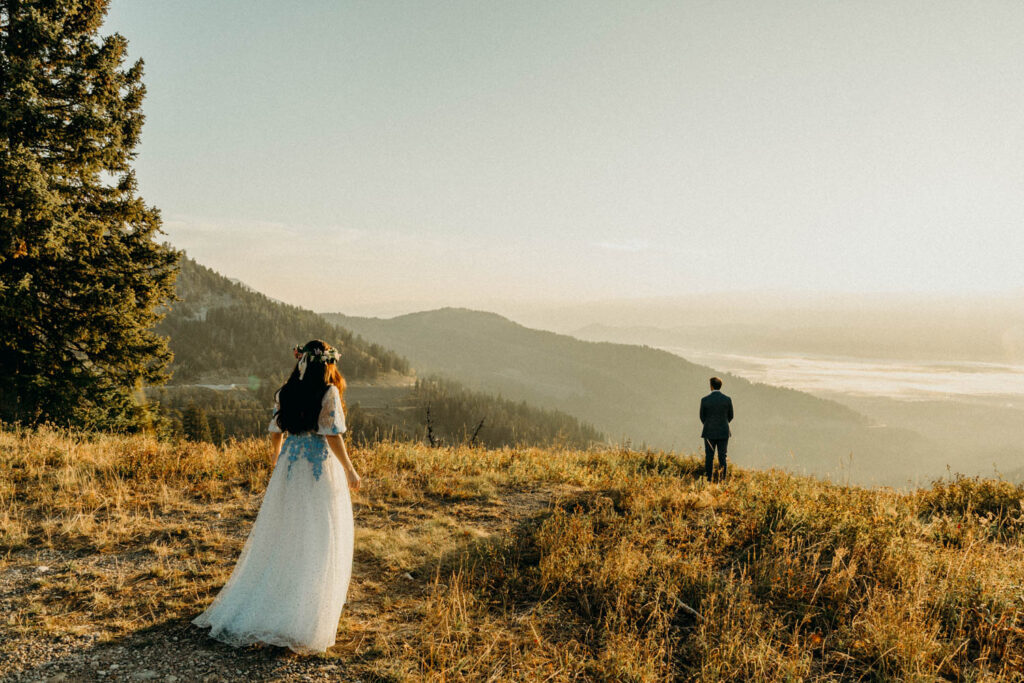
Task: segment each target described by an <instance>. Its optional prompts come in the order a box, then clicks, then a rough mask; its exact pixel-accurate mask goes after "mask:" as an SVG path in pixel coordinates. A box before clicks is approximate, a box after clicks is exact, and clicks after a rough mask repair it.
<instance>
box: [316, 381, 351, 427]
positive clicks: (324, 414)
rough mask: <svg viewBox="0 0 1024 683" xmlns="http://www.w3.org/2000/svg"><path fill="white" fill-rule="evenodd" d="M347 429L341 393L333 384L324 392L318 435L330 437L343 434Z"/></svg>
mask: <svg viewBox="0 0 1024 683" xmlns="http://www.w3.org/2000/svg"><path fill="white" fill-rule="evenodd" d="M345 429H346V428H345V410H344V408H342V407H341V392H339V391H338V387H336V386H334V385H333V384H332V385H331V386H329V387H327V391H325V392H324V399H323V402H322V404H321V406H320V420H319V421H318V422H317V430H316V433H317V434H323V435H324V436H330V435H332V434H343V433H344V432H345Z"/></svg>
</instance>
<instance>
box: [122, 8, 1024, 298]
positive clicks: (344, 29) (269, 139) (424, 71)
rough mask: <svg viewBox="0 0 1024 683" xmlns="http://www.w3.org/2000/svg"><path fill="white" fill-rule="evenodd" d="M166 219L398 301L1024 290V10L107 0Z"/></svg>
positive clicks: (327, 293) (256, 255) (225, 259)
mask: <svg viewBox="0 0 1024 683" xmlns="http://www.w3.org/2000/svg"><path fill="white" fill-rule="evenodd" d="M115 30H116V31H118V32H120V33H122V34H123V35H125V36H126V37H127V38H128V40H129V50H130V56H131V58H132V59H134V58H136V57H140V56H141V57H143V58H144V59H145V61H146V76H145V83H146V86H147V89H148V95H147V98H146V101H145V112H146V125H145V127H144V130H143V138H142V144H141V146H140V148H139V156H138V159H137V164H136V168H137V172H138V177H139V182H140V186H141V190H142V194H143V196H144V197H145V199H146V201H147V202H149V203H151V204H154V205H156V206H157V207H159V208H160V209H161V210H162V212H163V216H164V221H165V230H166V232H167V233H168V239H169V240H170V241H171V242H172V243H173V244H174V245H175V246H177V247H180V248H184V249H186V250H187V251H188V252H189V253H190V255H192V256H193V257H195V258H197V259H198V260H199V261H200V262H202V263H204V264H206V265H208V266H210V267H212V268H214V269H216V270H218V271H220V272H222V273H224V274H225V275H228V276H230V277H235V278H239V279H241V280H243V281H245V282H247V283H248V284H250V285H252V286H253V287H255V288H257V289H259V290H261V291H263V292H265V293H267V294H268V295H270V296H273V297H276V298H279V299H282V300H285V301H288V302H290V303H294V304H299V305H303V306H305V307H308V308H313V309H315V310H321V311H324V310H332V311H335V310H337V311H347V312H352V313H373V312H389V313H390V312H397V310H398V309H403V308H405V309H408V310H414V309H419V308H427V307H435V306H442V305H469V306H475V307H484V308H486V307H488V305H489V304H493V303H494V302H497V301H502V300H504V301H513V300H518V301H537V302H545V301H597V300H602V299H610V298H643V297H655V296H657V297H666V296H687V295H692V294H693V293H695V292H735V291H755V290H771V291H774V292H790V291H792V292H810V291H819V292H820V291H824V292H853V293H858V292H860V293H863V292H915V293H944V294H965V293H988V292H1000V293H1003V294H1006V293H1008V292H1011V293H1012V292H1017V293H1020V292H1024V267H1021V262H1022V260H1024V153H1022V151H1024V87H1022V86H1024V50H1022V49H1021V46H1020V45H1021V43H1020V41H1021V36H1022V35H1024V3H1020V2H1018V1H1016V0H1013V1H1008V2H972V3H963V2H957V3H951V2H936V1H933V0H929V1H927V2H899V1H894V0H886V1H884V2H852V1H847V2H832V1H829V2H826V1H824V0H822V1H820V2H783V1H772V2H756V1H753V0H751V1H749V2H722V1H720V0H715V1H713V2H681V1H677V2H639V1H637V0H628V1H626V0H623V1H621V2H598V1H596V0H586V1H585V2H559V1H557V0H556V1H551V0H545V1H541V2H524V1H521V0H516V1H515V2H512V1H505V2H489V1H485V0H466V1H459V2H427V1H425V0H415V1H411V2H387V1H384V0H373V1H372V2H370V1H367V2H326V1H324V2H314V1H311V0H307V1H305V2H280V1H279V0H278V1H275V2H263V1H260V2H250V1H246V2H241V1H238V2H233V1H232V2H229V1H227V0H218V1H216V2H209V1H208V0H206V1H203V2H193V1H187V2H186V1H183V0H175V1H174V2H167V1H166V0H114V1H113V3H112V7H111V11H110V15H109V19H108V22H107V24H106V27H105V29H104V33H109V32H112V31H115Z"/></svg>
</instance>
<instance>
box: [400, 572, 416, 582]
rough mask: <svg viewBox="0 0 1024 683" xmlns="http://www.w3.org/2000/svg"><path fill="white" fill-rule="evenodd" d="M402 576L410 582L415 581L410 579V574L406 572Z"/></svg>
mask: <svg viewBox="0 0 1024 683" xmlns="http://www.w3.org/2000/svg"><path fill="white" fill-rule="evenodd" d="M402 576H404V577H405V578H407V579H409V580H410V581H415V580H416V579H414V578H412V574H410V573H409V572H406V573H404V574H402Z"/></svg>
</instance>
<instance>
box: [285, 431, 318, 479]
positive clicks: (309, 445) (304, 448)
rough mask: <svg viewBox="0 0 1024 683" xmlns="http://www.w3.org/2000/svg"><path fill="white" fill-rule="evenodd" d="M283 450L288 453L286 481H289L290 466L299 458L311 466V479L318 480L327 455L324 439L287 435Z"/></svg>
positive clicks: (316, 436) (308, 435)
mask: <svg viewBox="0 0 1024 683" xmlns="http://www.w3.org/2000/svg"><path fill="white" fill-rule="evenodd" d="M284 448H285V450H286V451H288V474H287V476H286V478H287V479H291V476H292V465H294V464H295V461H297V460H298V459H299V457H300V456H301V457H303V458H305V459H306V460H308V461H309V464H310V465H312V466H313V478H314V479H316V480H317V481H319V480H320V475H321V474H323V471H324V460H326V459H327V455H328V453H327V441H326V440H324V437H322V436H320V435H319V434H289V435H288V439H287V440H286V441H285V443H284Z"/></svg>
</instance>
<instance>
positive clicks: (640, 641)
mask: <svg viewBox="0 0 1024 683" xmlns="http://www.w3.org/2000/svg"><path fill="white" fill-rule="evenodd" d="M0 454H2V455H0V522H2V524H0V558H2V559H0V609H2V610H3V614H4V615H5V618H4V619H3V620H0V642H3V644H4V647H3V648H2V649H0V677H3V679H4V680H11V681H14V680H40V679H47V678H49V677H51V676H55V675H58V674H59V673H62V674H64V675H65V677H66V678H65V679H66V680H83V679H84V680H93V679H96V678H98V677H100V674H99V672H100V671H102V672H103V674H102V675H103V676H104V677H105V679H106V680H139V679H143V678H150V679H157V680H163V679H165V677H167V676H169V675H174V676H176V677H177V680H178V681H186V680H204V679H205V680H234V679H246V680H265V679H273V680H295V679H302V680H337V679H344V680H355V679H359V680H375V681H404V680H480V681H483V680H521V681H567V680H614V681H665V680H678V679H695V680H721V681H732V680H780V681H781V680H796V679H814V680H839V679H843V680H859V679H866V680H884V679H901V680H906V679H914V680H934V679H945V680H1021V678H1022V675H1021V671H1022V667H1024V593H1022V588H1021V587H1022V585H1024V553H1022V540H1024V511H1022V499H1024V487H1019V486H1017V487H1015V486H1013V485H1010V484H1007V483H1003V482H998V481H985V480H965V479H961V480H956V481H952V482H944V483H940V484H936V485H935V486H933V487H932V488H930V489H926V490H922V491H919V492H916V493H912V494H903V493H898V492H894V491H892V490H888V489H878V490H864V489H859V488H855V487H844V486H838V485H833V484H828V483H823V482H821V481H817V480H813V479H807V478H800V477H794V476H791V475H787V474H782V473H779V472H754V471H742V470H740V471H737V472H736V476H734V477H733V478H732V479H731V480H729V481H728V482H726V483H725V484H723V485H719V484H715V485H706V484H703V483H702V482H700V481H699V480H698V479H697V478H696V476H695V475H696V473H697V471H698V469H699V467H698V464H697V462H696V461H695V460H693V459H689V458H682V457H676V456H673V455H670V454H666V453H662V452H647V451H629V450H590V451H577V450H544V449H518V450H516V449H502V450H482V449H476V450H474V449H468V448H454V449H431V448H426V447H424V446H421V445H414V444H399V443H382V444H377V445H375V446H373V447H372V448H366V449H357V450H356V451H355V453H354V459H355V462H356V463H357V466H358V467H359V468H360V470H361V471H362V473H363V474H364V476H365V488H364V490H363V491H361V492H360V493H359V494H358V495H357V496H356V497H355V502H356V524H357V529H358V531H357V540H356V556H355V567H354V578H353V584H352V588H351V593H350V601H349V603H348V604H347V605H346V609H345V611H344V613H343V615H342V620H341V624H340V625H339V634H338V638H339V640H338V643H337V645H336V646H335V647H334V648H332V649H331V650H330V651H329V653H328V654H327V656H325V657H311V658H299V657H296V656H293V655H290V654H286V653H283V652H281V651H280V650H276V649H272V648H250V649H245V650H240V651H236V650H232V649H231V648H228V647H226V646H222V645H219V644H217V643H215V642H213V641H209V640H207V639H206V638H205V637H204V635H203V633H202V632H200V631H197V630H196V629H193V628H191V627H190V626H189V625H188V621H189V619H190V618H191V617H193V616H194V615H195V614H197V613H198V612H199V611H200V610H201V609H202V608H203V607H204V606H205V605H206V604H207V603H208V602H209V601H210V600H211V599H212V597H213V595H214V593H215V592H216V590H217V589H218V588H219V587H220V586H221V585H222V584H223V582H224V580H225V579H226V577H227V574H228V572H229V571H230V568H231V567H232V565H233V563H234V561H235V559H236V557H237V554H238V552H239V551H240V549H241V546H242V542H243V540H244V538H245V535H246V533H247V532H248V529H249V528H250V526H251V524H252V520H253V518H254V516H255V512H256V510H257V508H258V505H259V500H260V495H261V492H262V490H263V486H264V484H265V482H266V481H267V478H268V475H269V463H268V458H267V454H266V444H265V442H262V441H246V442H240V443H236V444H234V445H232V446H231V447H230V448H226V449H217V448H215V447H213V446H210V445H187V444H181V443H166V442H159V441H156V440H152V439H149V438H147V437H141V436H139V437H109V436H104V437H87V436H80V435H74V434H61V433H54V432H39V433H34V434H29V433H21V432H16V431H9V430H8V431H0Z"/></svg>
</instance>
